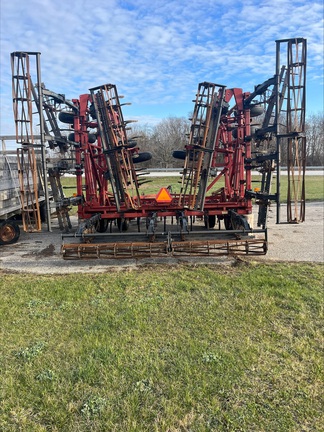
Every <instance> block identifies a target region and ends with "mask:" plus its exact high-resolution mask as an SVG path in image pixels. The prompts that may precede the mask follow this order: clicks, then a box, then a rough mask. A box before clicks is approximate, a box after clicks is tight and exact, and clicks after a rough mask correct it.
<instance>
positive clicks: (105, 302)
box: [0, 262, 324, 432]
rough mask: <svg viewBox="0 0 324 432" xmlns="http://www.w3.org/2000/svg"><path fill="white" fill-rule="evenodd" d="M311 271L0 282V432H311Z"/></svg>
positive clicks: (314, 282) (320, 379)
mask: <svg viewBox="0 0 324 432" xmlns="http://www.w3.org/2000/svg"><path fill="white" fill-rule="evenodd" d="M323 276H324V272H323V266H322V265H320V264H317V265H315V264H313V265H312V264H276V263H274V264H272V265H266V264H256V263H250V264H248V263H244V262H242V263H238V264H237V265H236V266H234V267H227V266H225V267H224V266H223V267H217V266H215V267H208V266H197V267H187V266H178V267H177V268H173V267H171V268H163V267H153V268H152V267H151V268H147V269H145V268H144V269H141V270H136V271H127V272H114V273H109V274H93V275H88V274H87V275H85V274H74V275H67V276H54V275H47V276H37V277H36V276H32V275H15V274H1V275H0V290H1V303H0V329H1V330H0V332H1V341H2V342H1V346H0V376H1V378H0V379H1V383H0V430H1V431H9V432H10V431H24V432H29V431H33V432H34V431H59V432H65V431H67V432H70V431H73V432H74V431H91V432H96V431H105V432H106V431H118V432H120V431H123V432H127V431H133V432H142V431H148V432H151V431H165V432H167V431H168V432H176V431H181V432H185V431H188V432H189V431H194V432H202V431H206V432H207V431H257V432H261V431H267V432H268V431H282V432H287V431H294V432H295V431H323V424H324V412H323V406H324V399H323V395H324V362H323V358H324V334H323V318H324V317H323V305H324V293H323Z"/></svg>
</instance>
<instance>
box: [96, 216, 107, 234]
mask: <svg viewBox="0 0 324 432" xmlns="http://www.w3.org/2000/svg"><path fill="white" fill-rule="evenodd" d="M108 225H109V220H108V219H100V220H99V221H98V222H97V224H96V231H97V232H99V233H104V232H106V231H107V228H108Z"/></svg>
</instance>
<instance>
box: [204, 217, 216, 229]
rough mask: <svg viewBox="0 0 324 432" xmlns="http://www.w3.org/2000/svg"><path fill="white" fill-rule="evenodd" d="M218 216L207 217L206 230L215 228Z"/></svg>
mask: <svg viewBox="0 0 324 432" xmlns="http://www.w3.org/2000/svg"><path fill="white" fill-rule="evenodd" d="M215 224H216V215H208V216H206V217H205V228H207V229H208V228H215Z"/></svg>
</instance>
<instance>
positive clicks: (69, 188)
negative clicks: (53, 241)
mask: <svg viewBox="0 0 324 432" xmlns="http://www.w3.org/2000/svg"><path fill="white" fill-rule="evenodd" d="M253 180H254V182H253V188H255V187H258V186H259V183H257V182H256V181H258V180H260V176H259V175H257V176H253ZM274 181H275V180H274ZM62 184H63V186H64V188H65V194H66V196H72V195H73V193H74V192H76V188H75V178H73V177H64V178H63V179H62ZM223 184H224V183H223V181H220V182H218V183H217V187H216V189H218V188H219V187H222V186H223ZM169 185H171V186H172V192H174V193H178V192H180V175H179V176H175V177H151V178H150V182H149V183H145V184H143V185H142V186H141V187H140V193H141V194H143V195H147V194H157V193H158V192H159V190H160V188H161V187H167V186H169ZM287 186H288V182H287V176H282V177H281V200H282V202H285V201H286V200H287ZM273 187H274V188H275V186H273ZM274 190H275V189H274ZM306 201H324V177H323V176H306Z"/></svg>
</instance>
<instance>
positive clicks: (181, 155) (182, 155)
mask: <svg viewBox="0 0 324 432" xmlns="http://www.w3.org/2000/svg"><path fill="white" fill-rule="evenodd" d="M193 154H194V152H193V151H191V152H190V155H189V156H190V160H191V161H192V160H193ZM172 156H173V157H174V158H175V159H180V160H185V159H186V157H187V152H186V150H174V152H173V153H172ZM195 157H196V160H197V154H196V156H195Z"/></svg>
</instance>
